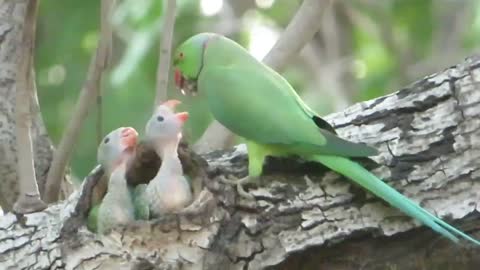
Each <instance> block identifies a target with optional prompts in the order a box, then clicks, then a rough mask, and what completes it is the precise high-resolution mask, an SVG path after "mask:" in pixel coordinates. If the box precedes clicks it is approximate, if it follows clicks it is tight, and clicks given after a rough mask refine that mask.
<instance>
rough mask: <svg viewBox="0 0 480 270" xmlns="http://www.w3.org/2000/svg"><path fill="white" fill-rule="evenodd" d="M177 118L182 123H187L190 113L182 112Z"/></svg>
mask: <svg viewBox="0 0 480 270" xmlns="http://www.w3.org/2000/svg"><path fill="white" fill-rule="evenodd" d="M176 116H177V118H178V120H180V122H182V123H185V122H186V121H187V120H188V117H189V114H188V112H181V113H177V114H176Z"/></svg>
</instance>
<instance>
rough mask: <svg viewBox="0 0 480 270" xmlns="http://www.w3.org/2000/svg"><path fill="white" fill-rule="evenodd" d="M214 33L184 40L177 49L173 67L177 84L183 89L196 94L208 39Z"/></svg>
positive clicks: (213, 35)
mask: <svg viewBox="0 0 480 270" xmlns="http://www.w3.org/2000/svg"><path fill="white" fill-rule="evenodd" d="M215 36H219V35H217V34H214V33H200V34H197V35H194V36H192V37H190V38H189V39H187V40H186V41H184V42H183V43H182V44H181V45H180V46H179V47H178V48H177V50H176V51H175V53H174V56H173V67H174V71H175V85H176V86H177V87H178V88H179V89H181V90H182V93H184V94H185V91H187V92H189V93H191V94H193V95H194V94H195V93H196V91H197V88H196V87H197V79H198V75H199V74H200V71H201V70H202V67H203V57H204V51H205V48H206V46H207V43H208V41H209V40H210V39H211V38H212V37H215Z"/></svg>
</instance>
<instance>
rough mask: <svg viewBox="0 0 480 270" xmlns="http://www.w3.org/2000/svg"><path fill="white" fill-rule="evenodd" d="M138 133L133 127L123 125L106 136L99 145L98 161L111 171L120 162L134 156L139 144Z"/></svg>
mask: <svg viewBox="0 0 480 270" xmlns="http://www.w3.org/2000/svg"><path fill="white" fill-rule="evenodd" d="M137 139H138V133H137V131H136V130H135V129H134V128H132V127H121V128H117V129H115V130H113V131H112V132H110V133H109V134H108V135H107V136H105V137H104V138H103V140H102V142H101V143H100V145H99V146H98V150H97V161H98V163H99V164H101V165H102V167H103V168H104V169H105V170H106V171H107V172H111V171H113V170H114V168H115V167H116V166H118V165H119V164H121V163H123V162H126V161H128V160H129V159H130V158H132V157H133V155H134V153H135V148H136V145H137Z"/></svg>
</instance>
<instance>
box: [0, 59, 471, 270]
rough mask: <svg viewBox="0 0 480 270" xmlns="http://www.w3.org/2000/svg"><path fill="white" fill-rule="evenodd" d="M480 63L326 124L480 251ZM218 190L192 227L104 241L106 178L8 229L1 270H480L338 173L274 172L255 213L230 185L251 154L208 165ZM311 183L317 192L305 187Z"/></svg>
mask: <svg viewBox="0 0 480 270" xmlns="http://www.w3.org/2000/svg"><path fill="white" fill-rule="evenodd" d="M478 78H480V57H478V56H474V57H471V58H469V59H467V60H466V61H465V62H464V63H462V64H459V65H457V66H455V67H452V68H449V69H447V70H445V71H443V72H441V73H438V74H435V75H432V76H430V77H427V78H425V79H423V80H420V81H418V82H416V83H414V84H412V85H410V86H408V87H406V88H405V89H403V90H401V91H399V92H396V93H394V94H391V95H389V96H384V97H380V98H377V99H375V100H371V101H367V102H363V103H359V104H356V105H354V106H352V107H349V108H347V109H346V110H345V111H343V112H340V113H336V114H332V115H329V116H327V117H326V119H327V120H328V121H329V122H330V123H332V124H333V125H334V126H335V127H336V128H337V131H338V133H339V134H340V136H342V137H344V138H347V139H349V140H352V141H362V142H366V143H368V144H370V145H372V146H375V147H376V148H378V149H379V151H380V154H379V155H378V156H375V157H373V158H372V159H373V161H372V160H370V159H362V160H359V162H360V163H362V164H363V165H364V166H366V167H367V168H368V169H370V170H372V171H373V172H374V173H375V174H376V175H378V176H379V177H382V178H383V179H385V181H387V182H388V183H389V184H390V185H392V186H394V187H395V188H396V189H398V190H399V191H400V192H402V193H403V194H405V195H406V196H408V197H410V198H412V199H413V200H415V201H417V202H420V203H421V205H422V206H423V207H425V208H427V209H429V210H432V211H434V212H435V213H436V214H437V215H438V216H440V217H442V218H444V219H446V220H448V221H449V222H451V223H452V225H454V226H457V227H459V228H460V229H462V230H464V231H465V232H467V233H468V234H470V235H472V236H474V237H476V238H480V232H479V229H480V219H479V215H478V211H479V209H478V206H477V202H478V201H479V200H480V182H479V181H476V179H477V178H478V177H479V175H480V146H479V145H478V143H477V142H478V140H479V139H480V120H479V119H480V94H479V93H480V92H479V90H478V84H477V79H478ZM204 158H205V159H206V160H207V161H208V163H209V167H208V168H206V173H207V174H208V176H209V177H208V179H205V180H206V181H204V183H205V184H206V187H207V188H206V189H204V190H203V191H202V193H201V195H200V196H199V197H198V198H197V200H196V201H195V202H194V204H193V205H192V206H191V207H189V208H188V209H187V210H186V211H185V212H184V213H180V214H178V215H168V216H165V217H163V218H162V219H161V220H152V221H149V222H137V223H136V224H132V225H131V226H129V227H126V228H119V229H118V230H114V231H112V232H111V233H110V234H108V235H105V236H96V235H94V234H92V233H90V232H89V231H87V229H86V228H85V226H84V225H83V222H84V216H85V214H86V211H87V208H88V205H89V200H90V199H89V198H90V196H91V192H92V188H93V186H95V184H96V182H97V181H98V179H99V178H100V176H101V171H100V170H98V169H96V170H94V171H93V172H92V174H91V175H89V176H88V177H87V179H86V180H85V182H84V183H83V185H82V190H81V191H79V192H76V193H74V194H72V196H70V198H69V199H68V200H67V201H65V202H61V203H59V204H57V205H53V206H50V207H49V208H48V209H46V210H45V211H43V212H40V213H35V214H29V215H25V216H23V217H17V216H14V215H12V214H9V215H6V216H5V217H4V218H3V219H2V220H1V221H0V251H1V257H0V266H1V267H0V268H1V269H9V267H12V269H27V268H28V269H264V268H269V269H455V270H458V269H479V267H480V256H478V251H477V250H474V249H473V248H472V247H470V246H469V245H455V244H453V243H451V242H450V241H448V240H446V239H444V238H442V237H440V236H438V235H437V234H435V233H433V232H432V231H431V230H430V229H428V228H426V227H420V226H419V224H418V223H416V222H414V221H412V219H410V218H408V217H405V216H404V215H402V214H401V213H400V212H399V211H397V210H395V209H393V208H391V207H389V206H387V205H386V204H385V203H383V202H382V201H381V200H379V199H377V198H375V197H373V196H371V195H370V194H369V193H366V192H365V191H364V190H363V189H361V188H359V187H357V186H356V185H352V184H351V182H350V181H348V180H346V179H344V178H342V177H339V176H338V175H337V174H335V173H332V172H328V171H327V170H326V169H325V168H324V167H323V166H321V165H318V164H315V163H307V162H302V161H299V160H294V159H288V160H286V159H273V158H271V159H269V160H268V161H267V164H266V166H265V169H266V172H265V175H264V177H262V178H263V180H269V181H264V182H267V183H265V186H263V187H259V188H253V189H251V191H252V193H253V194H254V195H255V196H256V200H255V201H245V200H243V199H241V198H240V197H238V196H237V195H236V192H235V191H234V189H233V188H232V187H230V186H225V185H223V184H221V183H219V182H218V181H217V180H216V178H215V176H218V175H220V174H223V175H225V174H235V175H244V174H246V165H247V160H246V155H245V147H244V146H237V147H236V148H235V149H234V150H231V151H217V152H213V153H209V154H207V155H205V156H204ZM306 174H308V176H309V178H310V179H312V180H313V182H310V181H306V180H304V178H303V176H304V175H306Z"/></svg>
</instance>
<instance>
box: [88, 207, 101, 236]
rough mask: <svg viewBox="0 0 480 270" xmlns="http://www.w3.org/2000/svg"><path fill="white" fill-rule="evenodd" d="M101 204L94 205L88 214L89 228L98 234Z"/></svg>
mask: <svg viewBox="0 0 480 270" xmlns="http://www.w3.org/2000/svg"><path fill="white" fill-rule="evenodd" d="M99 207H100V204H97V205H94V206H93V207H92V208H91V209H90V211H89V212H88V217H87V228H88V229H89V230H90V231H92V232H97V220H98V208H99Z"/></svg>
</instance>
